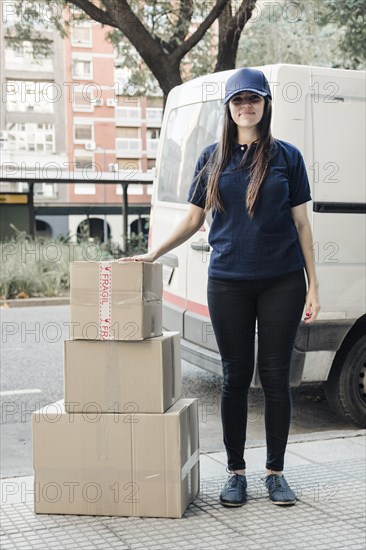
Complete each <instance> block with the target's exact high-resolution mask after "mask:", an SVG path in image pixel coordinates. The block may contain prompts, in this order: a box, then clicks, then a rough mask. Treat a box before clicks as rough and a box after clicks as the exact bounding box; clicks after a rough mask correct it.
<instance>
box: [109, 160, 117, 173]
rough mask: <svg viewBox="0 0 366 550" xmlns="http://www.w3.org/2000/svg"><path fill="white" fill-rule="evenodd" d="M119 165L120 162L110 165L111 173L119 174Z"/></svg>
mask: <svg viewBox="0 0 366 550" xmlns="http://www.w3.org/2000/svg"><path fill="white" fill-rule="evenodd" d="M118 168H119V164H118V162H111V163H110V164H109V171H110V172H118Z"/></svg>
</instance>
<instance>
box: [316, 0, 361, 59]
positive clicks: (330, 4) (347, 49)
mask: <svg viewBox="0 0 366 550" xmlns="http://www.w3.org/2000/svg"><path fill="white" fill-rule="evenodd" d="M323 10H324V11H323V12H322V13H321V17H320V21H319V24H320V25H327V24H328V23H327V20H328V19H329V12H331V17H332V19H333V20H334V19H335V20H336V22H337V24H338V25H339V24H341V25H342V27H343V34H342V36H341V38H340V41H339V48H340V50H341V52H342V53H343V54H344V58H345V68H346V69H364V68H365V44H366V28H365V0H325V2H324V8H323Z"/></svg>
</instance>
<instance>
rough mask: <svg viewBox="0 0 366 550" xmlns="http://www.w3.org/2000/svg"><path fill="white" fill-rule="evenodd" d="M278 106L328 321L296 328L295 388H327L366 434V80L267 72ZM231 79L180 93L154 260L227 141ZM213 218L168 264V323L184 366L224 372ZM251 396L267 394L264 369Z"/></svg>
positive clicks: (162, 147)
mask: <svg viewBox="0 0 366 550" xmlns="http://www.w3.org/2000/svg"><path fill="white" fill-rule="evenodd" d="M257 68H259V69H261V70H262V71H263V72H264V74H265V75H266V77H267V79H268V80H269V82H270V86H271V91H272V95H273V99H274V103H273V118H272V133H273V135H274V137H275V138H278V139H282V140H285V141H288V142H290V143H292V144H294V145H296V146H297V147H298V148H299V149H300V151H301V152H302V154H303V156H304V159H305V163H306V166H307V171H308V175H309V180H310V185H311V191H312V199H313V200H312V201H309V202H308V203H307V208H308V214H309V219H310V222H311V226H312V231H313V237H314V251H315V261H316V268H317V275H318V280H319V284H320V288H319V293H320V303H321V311H320V313H319V316H318V318H317V320H316V321H315V322H314V323H310V324H309V325H305V324H304V322H303V321H301V324H300V326H299V330H298V335H297V340H296V344H295V349H294V353H293V357H292V368H291V385H292V386H298V385H300V384H301V383H309V382H311V383H317V382H319V383H320V382H325V392H326V395H327V398H328V400H329V402H330V404H331V406H332V407H333V408H334V409H335V410H336V411H337V412H338V413H339V414H340V415H342V416H344V417H347V418H349V419H351V420H352V421H353V422H354V423H356V424H357V425H359V426H363V427H366V314H365V313H366V298H365V291H366V270H365V251H366V246H365V235H366V216H365V213H366V197H365V161H364V153H365V150H366V147H365V123H364V121H365V73H364V72H363V71H350V70H343V69H330V68H324V67H310V66H302V65H287V64H277V65H266V66H262V67H257ZM233 73H234V71H233V70H230V71H224V72H219V73H214V74H209V75H206V76H202V77H199V78H196V79H194V80H191V81H190V82H186V83H184V84H182V85H180V86H177V87H175V88H174V89H173V90H172V91H171V92H170V94H169V96H168V99H167V104H166V108H165V112H164V118H163V124H162V132H161V138H160V143H159V149H158V156H157V168H156V172H155V178H154V184H153V192H152V206H151V218H150V232H149V250H151V249H153V248H155V247H157V246H158V245H159V244H160V243H161V242H162V241H164V240H165V239H166V237H167V235H168V234H169V232H170V231H171V229H172V228H173V227H174V226H175V225H176V224H177V223H178V222H179V221H180V219H181V218H182V217H183V216H185V214H186V211H187V209H188V202H187V193H188V189H189V186H190V184H191V182H192V177H193V172H194V167H195V164H196V161H197V159H198V157H199V155H200V153H201V151H202V149H203V148H204V147H205V146H206V145H208V144H210V143H213V142H216V141H218V139H219V134H220V128H221V123H222V115H223V105H222V99H223V96H224V89H225V82H226V80H227V79H228V78H229V77H230V76H231V75H232V74H233ZM210 223H211V216H210V215H208V216H207V217H206V221H205V223H204V225H203V226H202V227H201V228H200V229H199V231H197V233H196V234H195V235H194V236H193V237H192V238H190V239H189V240H188V241H186V242H185V243H184V244H182V245H180V246H179V247H177V248H175V249H174V250H172V251H171V252H170V253H168V254H166V255H164V256H162V257H160V258H159V260H158V261H161V262H162V263H163V272H164V305H163V308H164V309H163V312H164V313H163V323H164V327H165V328H166V329H167V330H179V331H180V332H181V344H182V348H181V349H182V357H183V358H185V359H186V360H188V361H190V362H191V363H193V364H195V365H198V366H199V367H202V368H204V369H207V370H209V371H211V372H214V373H221V362H220V356H219V354H218V348H217V344H216V341H215V337H214V334H213V330H212V326H211V323H210V318H209V312H208V308H207V298H206V287H207V268H208V264H209V258H210V253H211V248H210V246H209V244H208V233H209V229H210ZM252 386H254V387H256V386H260V380H259V376H258V369H257V365H256V368H255V372H254V375H253V380H252Z"/></svg>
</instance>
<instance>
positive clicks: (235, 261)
mask: <svg viewBox="0 0 366 550" xmlns="http://www.w3.org/2000/svg"><path fill="white" fill-rule="evenodd" d="M216 145H217V144H216V143H213V144H212V145H209V146H208V147H206V148H205V149H203V151H202V153H201V155H200V157H199V159H198V161H197V164H196V168H195V173H194V176H196V175H197V174H198V172H199V171H200V170H201V168H202V167H203V166H204V164H206V162H207V160H208V158H209V157H210V155H211V153H212V152H213V150H214V149H215V147H216ZM255 146H256V144H254V147H255ZM246 148H247V146H246V145H244V146H243V145H240V144H235V146H234V149H233V155H232V158H231V161H230V163H229V164H228V165H227V166H226V168H225V170H224V171H223V172H222V174H221V176H220V180H219V191H220V196H221V200H222V202H223V204H224V207H225V210H226V212H219V211H217V210H215V209H212V224H211V228H210V232H209V237H208V242H209V244H210V246H211V247H212V253H211V256H210V264H209V268H208V274H209V276H211V277H219V278H223V279H262V278H267V277H275V276H277V275H282V274H285V273H289V272H291V271H295V270H297V269H301V268H303V267H305V260H304V256H303V253H302V250H301V246H300V242H299V239H298V233H297V229H296V226H295V223H294V220H293V218H292V216H291V208H293V207H294V206H298V205H299V204H302V203H304V202H307V201H310V200H312V197H311V194H310V185H309V180H308V176H307V173H306V167H305V163H304V159H303V157H302V154H301V152H300V151H299V149H297V147H295V146H294V145H292V144H290V143H287V142H286V141H282V140H279V139H275V140H274V155H273V158H272V160H271V162H270V165H269V169H268V172H267V176H266V178H265V179H264V181H263V182H262V185H261V188H260V190H259V196H258V198H257V201H256V204H255V210H254V217H253V219H250V218H249V216H248V214H247V210H246V206H245V193H246V189H247V187H248V184H249V167H248V165H247V164H246V166H244V167H243V168H241V169H240V170H236V167H237V166H238V164H239V162H240V160H241V159H242V156H243V154H244V152H245V150H246ZM195 186H196V181H194V180H193V181H192V184H191V187H190V189H189V192H188V197H187V200H188V202H191V203H192V204H195V205H197V206H199V207H201V208H204V205H205V200H206V188H207V177H206V176H205V177H201V179H200V183H199V185H198V188H197V190H196V192H195V193H194V190H195Z"/></svg>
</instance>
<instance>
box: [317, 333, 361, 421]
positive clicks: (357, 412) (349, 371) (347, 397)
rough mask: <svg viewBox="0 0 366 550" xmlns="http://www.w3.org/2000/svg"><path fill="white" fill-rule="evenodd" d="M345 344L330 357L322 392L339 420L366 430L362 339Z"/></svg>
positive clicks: (355, 339) (354, 339)
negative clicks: (329, 366)
mask: <svg viewBox="0 0 366 550" xmlns="http://www.w3.org/2000/svg"><path fill="white" fill-rule="evenodd" d="M344 344H345V342H344ZM347 344H348V345H343V346H341V348H340V349H339V350H338V352H337V354H336V356H335V358H334V361H333V365H332V369H331V371H330V375H329V377H328V380H327V382H326V383H325V387H324V391H325V395H326V397H327V400H328V403H329V405H330V406H331V407H332V409H333V410H334V412H336V413H337V414H338V416H339V417H341V418H343V419H344V420H351V421H352V422H354V424H356V425H357V426H359V427H360V428H366V336H365V335H360V334H359V333H358V334H357V335H353V338H352V340H351V341H348V342H347Z"/></svg>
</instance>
